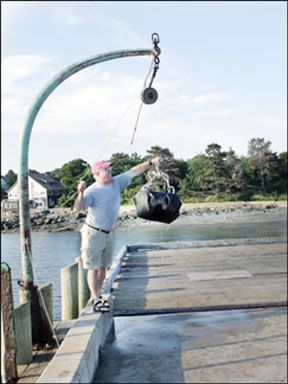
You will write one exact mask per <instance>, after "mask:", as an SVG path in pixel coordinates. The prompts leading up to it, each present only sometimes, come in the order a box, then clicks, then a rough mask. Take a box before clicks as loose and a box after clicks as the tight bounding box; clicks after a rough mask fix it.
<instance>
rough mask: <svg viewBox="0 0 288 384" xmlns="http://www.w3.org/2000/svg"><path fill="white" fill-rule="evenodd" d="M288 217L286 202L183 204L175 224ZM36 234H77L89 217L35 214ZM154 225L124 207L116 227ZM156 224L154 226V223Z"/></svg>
mask: <svg viewBox="0 0 288 384" xmlns="http://www.w3.org/2000/svg"><path fill="white" fill-rule="evenodd" d="M286 213H287V202H286V201H252V202H224V203H196V204H183V205H182V206H181V210H180V217H179V218H178V219H177V220H176V221H175V222H174V223H176V222H179V223H181V222H183V220H184V221H187V220H191V219H196V218H200V217H201V218H212V217H213V218H214V219H216V218H218V219H224V218H225V219H227V218H231V217H234V218H235V217H236V216H241V217H243V216H247V215H251V214H253V215H254V216H255V214H256V215H258V216H259V215H260V217H262V216H267V217H268V216H271V215H273V216H275V215H278V214H280V216H281V217H283V218H284V217H285V215H286ZM30 217H31V230H32V231H49V232H60V231H77V230H79V229H80V228H81V226H82V225H83V223H84V221H85V214H83V213H80V214H76V213H74V212H73V211H72V209H71V208H54V209H49V210H46V211H31V212H30ZM148 223H150V224H151V221H147V220H143V219H139V218H137V215H136V208H135V206H134V205H122V206H121V208H120V213H119V217H118V220H117V223H116V227H121V226H129V225H132V224H133V225H147V224H148ZM153 224H154V222H153ZM1 231H2V233H7V232H17V231H19V217H18V216H11V217H9V218H6V219H4V218H1Z"/></svg>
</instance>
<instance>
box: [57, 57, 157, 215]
mask: <svg viewBox="0 0 288 384" xmlns="http://www.w3.org/2000/svg"><path fill="white" fill-rule="evenodd" d="M153 67H154V58H153V59H152V62H151V65H150V68H149V71H148V73H147V75H146V78H145V80H144V83H143V89H145V88H146V83H147V81H148V78H149V76H150V74H151V72H152V69H153ZM132 104H134V100H133V101H132V102H131V103H130V105H129V106H128V107H127V108H126V110H125V111H124V112H123V113H122V115H121V116H120V118H119V119H118V121H117V123H116V126H115V128H114V130H113V132H112V134H111V135H110V137H109V139H108V140H107V141H106V143H105V144H104V145H103V147H102V149H101V151H100V154H99V155H98V157H97V158H96V161H97V160H99V159H100V157H101V156H102V153H103V152H104V150H105V149H106V147H107V146H108V145H109V144H110V142H111V141H112V139H113V137H114V136H115V134H116V132H117V130H118V129H119V126H120V123H121V121H122V119H123V118H124V117H125V116H126V114H127V113H128V111H129V110H130V108H131V106H132ZM142 106H143V101H142V100H141V103H140V107H139V110H138V113H137V117H136V122H135V126H134V131H133V134H132V138H131V142H130V144H131V145H132V144H133V142H134V137H135V133H136V130H137V126H138V122H139V119H140V113H141V110H142ZM89 173H90V167H88V169H87V171H86V172H85V173H84V175H83V176H82V177H81V178H80V179H79V181H82V180H84V179H85V177H86V176H88V174H89ZM77 194H78V191H76V192H75V193H73V194H72V195H71V196H70V197H69V198H68V199H66V200H65V201H64V202H63V203H62V204H61V205H60V208H63V207H64V206H65V205H66V204H67V203H68V202H69V201H70V200H72V199H74V198H75V196H76V195H77Z"/></svg>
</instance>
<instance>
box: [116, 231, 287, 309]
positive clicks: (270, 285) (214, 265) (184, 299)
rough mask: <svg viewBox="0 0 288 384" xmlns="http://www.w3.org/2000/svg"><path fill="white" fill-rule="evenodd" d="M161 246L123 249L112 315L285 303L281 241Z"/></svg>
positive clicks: (284, 248)
mask: <svg viewBox="0 0 288 384" xmlns="http://www.w3.org/2000/svg"><path fill="white" fill-rule="evenodd" d="M166 246H167V248H166V249H161V247H159V248H160V249H153V247H152V249H151V248H150V249H149V248H145V247H139V248H137V246H133V247H130V251H129V247H128V252H127V254H126V256H125V258H124V260H123V262H122V265H121V269H120V273H119V274H118V276H117V278H116V280H115V282H114V284H113V294H114V295H115V300H114V315H115V316H128V315H141V314H153V313H173V312H175V313H177V312H181V311H182V312H185V311H193V310H195V311H196V310H205V308H207V310H208V309H225V308H237V307H238V308H241V307H247V308H249V307H251V308H253V307H254V308H257V307H265V306H273V305H275V306H277V305H283V304H285V302H286V300H287V243H286V241H284V240H283V239H282V238H280V239H278V240H277V238H275V239H274V240H273V241H271V242H269V241H265V239H262V240H261V239H258V240H255V241H253V242H252V243H250V242H249V239H246V241H243V240H241V239H239V240H238V241H237V240H235V241H234V243H233V242H231V241H230V244H229V243H227V244H226V245H225V242H223V241H220V242H219V243H218V245H217V242H215V241H214V242H210V243H209V242H206V243H205V245H203V246H202V247H201V245H200V246H199V244H197V245H195V246H193V245H192V246H191V247H190V248H189V247H187V246H186V247H185V248H181V245H179V248H178V249H177V248H172V249H169V244H168V245H167V243H166ZM155 248H157V247H155ZM286 304H287V302H286Z"/></svg>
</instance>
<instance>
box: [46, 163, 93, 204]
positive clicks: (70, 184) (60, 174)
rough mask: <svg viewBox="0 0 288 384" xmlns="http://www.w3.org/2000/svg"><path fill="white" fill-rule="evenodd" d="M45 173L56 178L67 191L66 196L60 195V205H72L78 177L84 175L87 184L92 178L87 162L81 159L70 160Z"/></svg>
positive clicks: (80, 177)
mask: <svg viewBox="0 0 288 384" xmlns="http://www.w3.org/2000/svg"><path fill="white" fill-rule="evenodd" d="M47 173H48V174H50V175H51V176H53V177H54V178H55V179H57V180H58V181H59V182H60V183H61V184H62V185H63V187H64V188H66V189H67V191H68V192H67V194H66V196H62V197H61V198H60V199H59V205H60V206H62V205H64V206H69V207H72V206H73V203H74V199H73V198H72V197H73V195H75V197H76V193H77V184H78V182H79V180H80V179H82V178H83V177H84V176H85V178H84V180H85V182H86V184H87V185H90V184H91V183H92V182H93V180H94V179H93V177H92V175H91V172H90V166H89V164H88V163H87V162H86V161H84V160H82V159H75V160H71V161H69V162H68V163H65V164H64V165H63V166H62V167H61V168H58V169H55V170H54V171H51V172H47Z"/></svg>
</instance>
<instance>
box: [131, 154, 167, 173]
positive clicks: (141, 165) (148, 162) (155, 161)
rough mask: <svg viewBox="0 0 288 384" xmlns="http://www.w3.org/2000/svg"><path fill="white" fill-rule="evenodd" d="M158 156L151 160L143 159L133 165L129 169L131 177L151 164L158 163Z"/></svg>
mask: <svg viewBox="0 0 288 384" xmlns="http://www.w3.org/2000/svg"><path fill="white" fill-rule="evenodd" d="M160 160H161V159H160V157H159V156H156V157H154V158H153V159H151V160H148V161H144V162H143V163H141V164H138V165H135V167H133V168H131V169H130V172H131V174H132V177H136V176H140V175H142V173H143V172H145V171H147V169H149V168H150V167H151V166H152V165H153V164H157V165H159V164H160Z"/></svg>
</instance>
